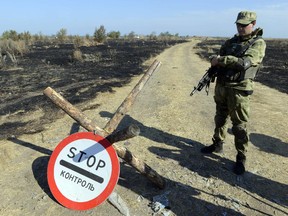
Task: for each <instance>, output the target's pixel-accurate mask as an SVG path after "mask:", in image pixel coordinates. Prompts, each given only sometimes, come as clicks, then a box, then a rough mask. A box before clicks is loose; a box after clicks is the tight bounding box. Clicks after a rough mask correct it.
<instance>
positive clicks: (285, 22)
mask: <svg viewBox="0 0 288 216" xmlns="http://www.w3.org/2000/svg"><path fill="white" fill-rule="evenodd" d="M0 3H1V4H0V5H1V6H0V7H1V12H0V35H2V33H3V32H4V31H7V30H15V31H17V32H18V33H20V32H24V31H29V32H30V33H31V34H38V33H41V34H43V35H53V34H56V33H57V32H58V31H59V30H60V29H61V28H64V29H66V30H67V33H68V34H69V35H86V34H89V35H93V33H94V31H95V28H99V27H100V26H101V25H103V26H104V27H105V29H106V32H109V31H120V33H121V35H124V34H129V33H130V32H132V31H133V32H135V33H136V34H144V35H148V34H151V33H155V34H156V35H158V34H159V33H161V32H169V33H171V34H176V33H178V34H179V35H181V36H186V35H189V36H194V35H196V36H227V37H229V36H233V35H234V34H235V33H236V28H235V23H234V22H235V20H236V17H237V14H238V12H239V11H242V10H252V11H255V12H256V13H257V16H258V19H257V27H261V28H263V29H264V35H263V36H264V37H266V38H288V28H287V26H288V1H287V0H278V1H274V0H241V1H240V0H238V1H234V0H229V1H228V0H215V1H212V0H210V1H209V0H198V1H194V0H139V1H137V0H101V1H98V0H81V1H79V0H57V1H56V0H13V1H9V0H0Z"/></svg>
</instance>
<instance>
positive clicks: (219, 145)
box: [201, 138, 224, 154]
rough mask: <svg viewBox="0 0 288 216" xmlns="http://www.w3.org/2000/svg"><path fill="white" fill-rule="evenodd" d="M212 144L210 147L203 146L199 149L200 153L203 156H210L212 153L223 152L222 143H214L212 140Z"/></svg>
mask: <svg viewBox="0 0 288 216" xmlns="http://www.w3.org/2000/svg"><path fill="white" fill-rule="evenodd" d="M212 141H213V144H212V145H210V146H205V147H203V148H202V149H201V152H202V153H204V154H211V153H212V152H216V153H222V152H223V144H224V142H223V141H216V140H215V139H214V138H213V139H212Z"/></svg>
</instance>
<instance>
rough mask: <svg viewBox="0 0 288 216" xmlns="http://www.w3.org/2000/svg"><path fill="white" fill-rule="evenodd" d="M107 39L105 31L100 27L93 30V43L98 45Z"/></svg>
mask: <svg viewBox="0 0 288 216" xmlns="http://www.w3.org/2000/svg"><path fill="white" fill-rule="evenodd" d="M106 39H107V35H106V29H105V27H104V26H103V25H101V26H100V27H99V28H98V29H97V28H96V29H95V32H94V41H95V42H98V43H103V42H104V41H105V40H106Z"/></svg>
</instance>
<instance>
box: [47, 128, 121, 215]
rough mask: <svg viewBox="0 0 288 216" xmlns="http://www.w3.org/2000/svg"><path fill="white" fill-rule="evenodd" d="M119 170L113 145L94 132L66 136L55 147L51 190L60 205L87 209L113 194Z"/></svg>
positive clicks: (49, 179)
mask: <svg viewBox="0 0 288 216" xmlns="http://www.w3.org/2000/svg"><path fill="white" fill-rule="evenodd" d="M119 172H120V168H119V160H118V156H117V154H116V152H115V150H114V148H113V146H112V145H111V144H110V143H109V142H108V141H107V140H106V139H105V138H103V137H101V136H99V135H95V134H94V133H92V132H79V133H75V134H72V135H70V136H68V137H66V138H65V139H64V140H62V141H61V142H60V143H59V144H58V146H57V147H56V148H55V150H54V151H53V153H52V155H51V157H50V160H49V163H48V170H47V177H48V184H49V187H50V190H51V192H52V194H53V196H54V197H55V199H56V200H57V201H58V202H59V203H60V204H62V205H63V206H65V207H67V208H70V209H74V210H87V209H90V208H93V207H95V206H97V205H99V204H101V203H102V202H104V201H105V200H106V199H107V198H108V197H109V195H110V194H111V193H112V192H113V190H114V188H115V186H116V184H117V182H118V178H119Z"/></svg>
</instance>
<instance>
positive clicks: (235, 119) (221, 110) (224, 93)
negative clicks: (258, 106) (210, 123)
mask: <svg viewBox="0 0 288 216" xmlns="http://www.w3.org/2000/svg"><path fill="white" fill-rule="evenodd" d="M214 100H215V103H216V114H215V118H214V121H215V130H214V135H213V138H214V140H215V141H216V142H218V141H224V139H225V137H226V134H227V122H228V120H229V117H230V119H231V121H232V132H233V134H234V143H235V148H236V150H237V151H238V153H242V154H243V155H245V153H246V151H247V146H248V141H249V138H248V132H247V128H246V126H247V122H248V119H249V112H250V106H249V105H250V95H248V94H247V93H246V92H245V91H242V90H237V89H234V88H229V87H224V86H222V85H221V84H218V83H217V84H216V87H215V95H214Z"/></svg>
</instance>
